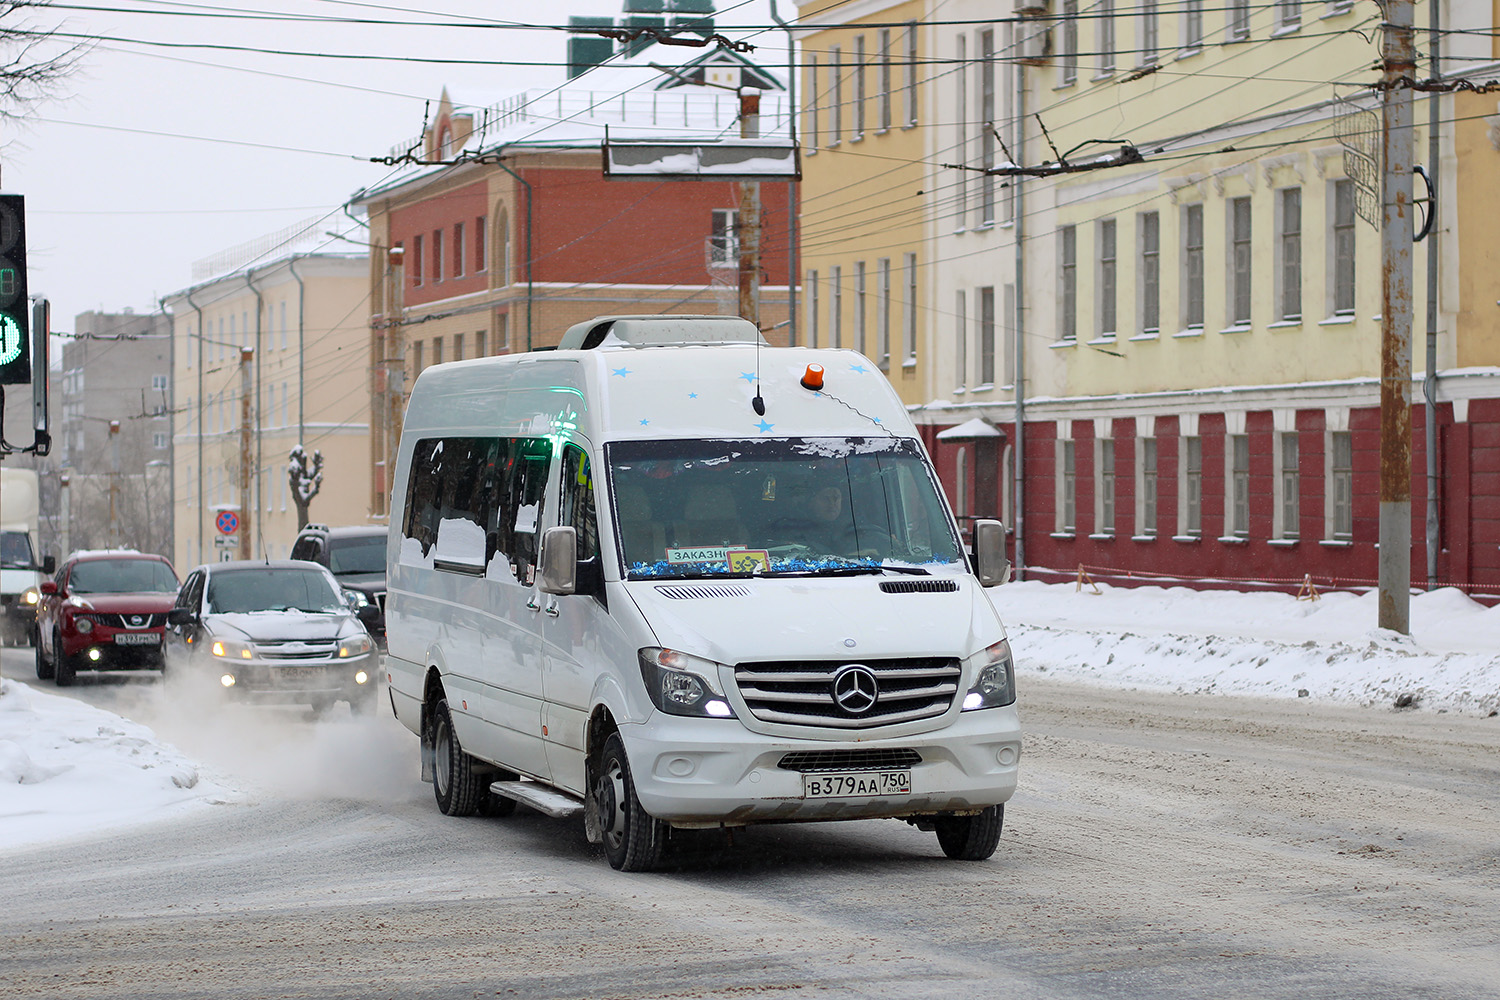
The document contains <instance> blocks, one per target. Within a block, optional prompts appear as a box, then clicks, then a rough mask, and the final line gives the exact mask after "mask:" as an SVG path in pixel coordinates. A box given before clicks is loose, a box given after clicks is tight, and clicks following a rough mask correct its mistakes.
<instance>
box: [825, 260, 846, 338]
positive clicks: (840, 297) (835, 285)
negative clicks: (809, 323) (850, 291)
mask: <svg viewBox="0 0 1500 1000" xmlns="http://www.w3.org/2000/svg"><path fill="white" fill-rule="evenodd" d="M828 346H829V347H843V346H844V269H843V268H842V267H830V268H829V269H828Z"/></svg>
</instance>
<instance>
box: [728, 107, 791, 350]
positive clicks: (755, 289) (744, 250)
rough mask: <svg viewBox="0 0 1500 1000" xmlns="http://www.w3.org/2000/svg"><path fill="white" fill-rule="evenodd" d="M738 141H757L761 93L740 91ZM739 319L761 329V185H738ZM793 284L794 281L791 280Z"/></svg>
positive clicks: (753, 183) (752, 182) (744, 182)
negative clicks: (740, 317)
mask: <svg viewBox="0 0 1500 1000" xmlns="http://www.w3.org/2000/svg"><path fill="white" fill-rule="evenodd" d="M740 138H741V139H759V138H760V91H759V90H756V89H755V88H754V87H741V88H740ZM739 214H740V218H739V236H740V315H741V316H743V317H744V318H745V319H748V320H749V321H750V322H752V323H754V324H755V326H756V328H757V329H759V327H760V181H740V213H739ZM794 280H795V279H794Z"/></svg>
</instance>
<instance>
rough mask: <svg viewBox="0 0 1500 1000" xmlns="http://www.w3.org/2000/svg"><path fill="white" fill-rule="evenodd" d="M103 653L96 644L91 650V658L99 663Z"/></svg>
mask: <svg viewBox="0 0 1500 1000" xmlns="http://www.w3.org/2000/svg"><path fill="white" fill-rule="evenodd" d="M103 655H104V654H103V653H101V652H99V647H98V646H95V647H94V648H93V649H91V650H89V659H90V660H92V661H93V662H94V663H98V662H99V657H101V656H103Z"/></svg>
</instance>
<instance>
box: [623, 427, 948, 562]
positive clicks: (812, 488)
mask: <svg viewBox="0 0 1500 1000" xmlns="http://www.w3.org/2000/svg"><path fill="white" fill-rule="evenodd" d="M605 455H606V459H607V462H608V466H609V477H610V486H611V491H612V496H613V502H614V522H615V527H616V531H617V535H616V537H617V538H618V539H619V542H620V545H619V548H620V550H621V552H622V553H623V556H624V559H623V561H624V567H623V568H624V570H625V572H626V574H627V576H628V578H629V579H633V580H641V579H658V578H663V577H668V578H670V577H703V576H752V575H765V576H775V575H828V576H832V575H842V574H846V573H855V572H871V573H878V572H881V571H882V569H893V570H896V571H898V572H899V571H904V572H923V571H927V570H931V569H934V568H939V567H949V568H952V567H961V566H962V565H963V564H964V557H963V553H962V549H961V548H960V546H959V541H958V538H957V537H956V536H955V534H954V531H953V526H952V522H951V521H950V520H949V518H948V515H947V512H946V510H945V508H944V507H943V503H942V501H941V499H940V498H939V496H938V492H937V486H936V484H935V483H934V481H933V478H932V475H931V472H930V471H929V466H928V463H927V460H926V458H925V456H924V455H923V453H922V450H921V447H920V446H919V445H918V443H917V442H916V441H915V440H911V439H901V438H888V437H887V438H778V439H759V440H733V441H725V440H717V441H710V440H677V441H620V442H615V443H613V444H610V445H607V446H606V449H605Z"/></svg>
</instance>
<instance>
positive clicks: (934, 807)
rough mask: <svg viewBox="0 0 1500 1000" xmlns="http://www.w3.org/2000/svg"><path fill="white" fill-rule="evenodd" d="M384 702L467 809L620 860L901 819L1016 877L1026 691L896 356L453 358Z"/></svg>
mask: <svg viewBox="0 0 1500 1000" xmlns="http://www.w3.org/2000/svg"><path fill="white" fill-rule="evenodd" d="M387 564H388V573H387V585H388V590H387V599H386V601H387V603H386V631H387V642H388V657H387V660H386V665H387V670H388V680H389V689H390V696H391V703H392V707H393V709H394V711H395V714H396V717H397V718H398V719H400V721H401V722H402V723H403V724H405V725H406V726H407V727H408V728H409V729H411V730H412V731H413V732H415V733H417V734H418V735H420V737H421V746H422V765H423V768H422V769H423V777H424V778H426V779H428V780H431V781H432V782H433V785H434V790H435V793H436V797H437V802H438V806H439V808H441V810H442V811H443V812H444V813H446V814H448V815H466V814H472V813H475V812H478V811H487V812H490V813H493V814H502V815H503V814H505V813H507V812H509V811H510V810H512V809H514V807H515V803H516V802H517V801H522V802H525V803H527V804H528V805H530V806H533V807H535V808H538V809H540V810H542V811H543V812H546V813H548V814H550V815H554V816H566V815H569V814H573V813H576V812H582V813H583V816H584V824H585V829H586V831H587V835H588V837H589V839H590V840H591V841H592V842H594V843H602V845H603V847H604V850H605V853H606V855H607V857H608V859H609V862H610V864H611V865H613V866H614V867H615V868H618V869H624V870H630V871H642V870H648V869H651V868H654V867H656V866H658V865H659V864H660V863H661V862H662V861H663V860H664V859H665V858H666V857H668V856H669V853H670V852H671V851H672V850H673V848H674V842H675V841H677V840H688V839H690V838H691V835H690V834H685V833H683V832H682V831H692V830H705V829H717V828H721V827H722V828H733V827H741V826H745V825H748V824H752V823H766V822H795V821H810V820H837V819H864V818H876V817H888V818H897V819H903V820H906V821H907V822H909V823H912V824H914V825H915V826H917V827H918V828H920V829H923V830H930V831H934V832H935V833H936V834H937V839H938V842H939V844H940V845H941V848H942V850H943V852H944V853H945V854H946V855H947V856H949V857H952V858H960V859H968V860H983V859H986V858H988V857H990V855H991V854H993V853H994V851H995V848H996V845H997V842H998V839H999V836H1000V828H1001V822H1002V819H1003V816H1004V804H1005V802H1006V800H1007V799H1009V798H1010V796H1011V794H1012V793H1013V792H1014V790H1015V787H1016V768H1017V764H1018V761H1019V758H1020V754H1021V731H1020V725H1019V722H1018V720H1017V716H1016V708H1015V700H1016V692H1015V672H1014V668H1013V665H1012V661H1011V651H1010V646H1009V643H1008V642H1007V640H1006V635H1005V629H1004V626H1003V625H1002V624H1001V621H1000V617H999V615H997V614H996V612H995V609H994V607H993V605H992V604H991V602H990V598H989V596H988V594H987V593H986V592H985V587H986V586H993V585H995V584H998V583H1000V582H1002V580H1003V579H1004V578H1005V576H1006V575H1007V574H1008V572H1009V567H1008V565H1007V564H1006V561H1005V549H1004V529H1003V527H1002V526H1001V524H1000V523H999V522H998V521H981V522H978V523H977V524H976V527H975V532H974V539H973V552H972V554H970V553H969V552H967V551H966V550H965V547H964V545H963V543H962V541H961V538H960V534H959V531H958V530H957V527H956V525H955V522H954V519H953V516H952V514H951V512H950V511H949V509H948V506H947V504H946V502H945V501H944V499H943V495H942V491H941V488H940V486H939V484H938V480H937V476H936V474H935V473H934V471H933V468H932V464H931V462H930V460H929V458H928V456H927V453H926V451H925V449H924V448H923V446H922V444H921V442H920V440H919V439H918V437H917V433H916V428H915V427H914V426H913V425H912V422H911V420H910V419H909V417H908V416H907V413H906V410H905V408H904V407H903V405H902V403H901V401H900V399H899V398H898V397H897V395H896V393H895V391H894V390H893V389H892V388H891V386H890V384H889V382H887V381H886V379H885V377H884V376H883V375H882V374H881V372H880V369H879V368H878V366H876V365H875V364H874V363H872V362H871V361H869V360H868V359H866V358H865V357H863V356H862V355H860V354H857V353H855V352H853V351H847V350H818V349H808V348H774V347H770V346H767V345H766V344H765V342H764V340H763V339H762V337H761V335H760V333H759V331H758V330H757V329H756V328H755V327H754V325H752V324H750V323H749V322H747V321H745V320H742V319H738V318H735V317H720V316H616V317H601V318H599V319H595V320H591V321H589V322H586V323H580V324H578V325H577V326H574V327H572V328H571V329H570V330H568V331H567V333H566V334H565V335H564V337H563V339H562V342H561V344H560V346H559V347H558V349H556V350H548V351H534V352H529V353H525V354H516V355H508V356H504V357H489V358H478V359H474V360H469V361H459V362H452V363H448V364H440V365H434V366H432V367H430V368H428V369H426V370H425V371H423V372H422V374H421V376H420V377H419V378H418V379H417V380H416V382H415V384H414V386H413V388H412V392H411V398H410V402H409V404H408V406H407V411H406V418H405V423H404V426H403V430H402V435H401V445H400V451H399V453H398V457H397V465H396V471H395V476H394V479H393V482H392V496H391V519H390V538H389V542H388V547H387Z"/></svg>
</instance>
